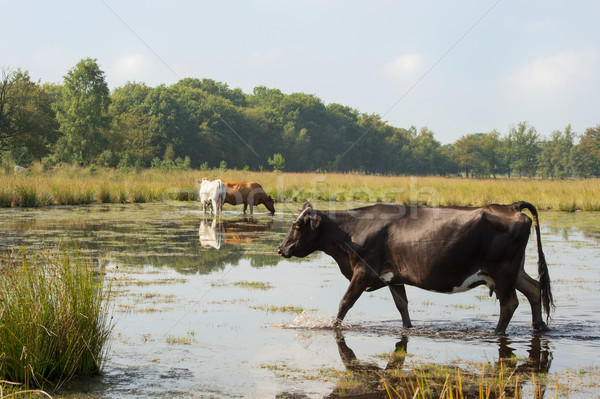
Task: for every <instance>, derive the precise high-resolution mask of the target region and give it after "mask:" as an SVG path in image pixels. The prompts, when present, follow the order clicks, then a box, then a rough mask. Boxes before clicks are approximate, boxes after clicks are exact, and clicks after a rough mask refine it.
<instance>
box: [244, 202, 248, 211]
mask: <svg viewBox="0 0 600 399" xmlns="http://www.w3.org/2000/svg"><path fill="white" fill-rule="evenodd" d="M246 209H248V203H247V202H244V214H245V213H246Z"/></svg>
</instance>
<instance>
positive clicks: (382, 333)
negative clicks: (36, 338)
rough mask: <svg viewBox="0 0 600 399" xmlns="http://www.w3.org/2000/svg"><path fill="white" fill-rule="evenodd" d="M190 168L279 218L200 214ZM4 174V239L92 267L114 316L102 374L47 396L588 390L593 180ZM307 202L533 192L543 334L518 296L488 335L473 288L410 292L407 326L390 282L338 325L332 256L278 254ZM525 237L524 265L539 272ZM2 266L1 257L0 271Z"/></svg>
mask: <svg viewBox="0 0 600 399" xmlns="http://www.w3.org/2000/svg"><path fill="white" fill-rule="evenodd" d="M204 176H206V177H209V178H221V179H223V180H247V181H257V182H259V183H261V184H262V185H263V187H264V188H265V190H266V191H267V192H268V193H269V194H271V195H273V196H274V197H275V198H276V199H277V200H278V202H276V204H275V207H276V210H277V212H276V214H275V215H274V216H271V215H270V214H269V213H268V212H267V211H266V209H265V208H264V207H263V206H262V205H261V206H258V207H256V208H255V214H254V215H244V214H242V212H241V207H233V206H230V205H226V206H225V207H224V214H223V216H222V217H221V218H219V219H216V218H214V217H211V216H210V215H204V214H203V213H202V212H201V207H200V206H199V204H198V202H197V201H196V200H195V199H196V193H197V185H196V184H195V182H196V180H197V179H199V178H202V177H204ZM0 181H1V183H2V184H1V185H0V205H1V206H2V208H1V209H0V231H1V232H2V235H1V236H0V250H1V251H3V252H4V253H11V254H14V253H15V252H14V251H23V252H24V253H27V254H30V256H33V257H34V258H35V257H36V254H38V255H39V256H37V258H38V259H41V260H44V259H48V258H52V259H54V258H53V256H54V255H53V254H59V255H60V254H64V253H68V254H70V256H72V257H73V258H72V259H78V257H79V258H83V259H85V262H88V263H86V264H89V265H92V269H94V268H95V269H94V270H95V271H96V273H95V274H94V273H92V276H93V275H96V276H100V275H101V276H102V278H99V277H98V278H92V280H90V279H89V276H88V274H85V275H84V277H83V280H85V281H100V280H101V281H102V283H103V287H104V288H103V289H104V290H105V291H104V292H105V294H106V296H105V297H102V298H100V299H102V300H106V302H105V305H104V306H105V307H103V306H100V305H98V304H97V302H91V303H92V305H93V306H92V308H93V309H95V310H96V311H98V309H100V313H101V314H100V317H101V318H104V319H103V320H102V321H104V322H106V325H107V326H108V327H109V328H110V337H109V338H108V340H107V341H106V342H105V347H104V349H103V350H102V351H101V355H102V358H103V361H102V364H101V370H96V371H99V372H94V373H84V374H90V375H88V376H85V377H74V378H71V379H69V380H66V381H61V384H60V385H61V386H60V389H58V390H54V389H52V384H50V383H46V384H42V386H36V385H35V384H30V386H29V388H32V389H33V388H35V389H37V388H42V389H45V390H46V391H47V392H49V394H50V395H52V396H53V397H63V398H79V397H87V398H130V397H131V398H133V397H150V396H163V397H215V398H221V397H249V398H255V397H256V398H272V397H284V398H323V397H360V398H380V397H384V398H389V397H391V398H412V397H420V398H439V397H446V398H447V397H453V398H461V397H506V398H513V397H545V398H554V397H559V398H563V397H568V398H587V397H597V396H598V394H597V392H598V390H599V389H600V363H599V362H598V358H599V355H600V323H599V321H600V309H599V308H598V306H597V305H598V303H600V288H599V287H600V277H599V276H600V273H599V269H600V264H599V263H598V261H597V259H598V258H599V257H600V247H599V245H598V243H599V242H600V212H597V211H598V210H600V184H599V182H598V181H597V180H565V181H550V180H531V179H510V180H509V179H497V180H471V179H461V178H440V177H435V178H434V177H392V176H365V175H358V174H356V175H354V174H317V173H312V174H294V173H280V174H274V173H272V172H262V173H258V172H244V171H221V170H208V171H172V172H159V171H153V170H144V171H139V172H136V171H133V170H132V171H118V170H105V169H99V170H88V169H81V168H68V169H62V170H59V171H53V172H44V171H41V170H35V169H34V170H32V172H31V173H30V174H28V175H12V174H6V175H1V174H0ZM307 200H310V201H312V202H313V204H314V206H315V208H317V209H330V208H336V209H347V208H348V209H349V208H353V207H357V206H362V205H365V204H366V203H372V202H379V201H381V202H396V203H403V204H421V205H430V206H437V205H441V206H445V205H473V206H476V205H483V204H486V203H490V202H496V203H510V202H513V201H517V200H526V201H529V202H532V203H533V204H535V205H536V206H537V207H538V209H540V210H541V212H540V223H541V229H542V230H541V232H542V242H543V245H544V252H545V254H546V259H547V261H548V264H549V268H550V277H551V279H552V283H553V287H552V289H553V293H554V297H555V302H556V310H555V312H554V314H553V317H552V319H551V321H550V327H551V331H550V332H548V333H544V334H542V335H536V334H534V333H533V330H532V329H531V326H530V319H531V315H530V309H529V305H528V303H527V300H526V299H525V298H524V297H522V296H519V301H520V306H519V308H518V309H517V311H516V313H515V316H514V317H513V319H512V321H511V324H510V325H509V327H508V330H507V336H504V337H499V336H496V335H494V334H493V330H494V327H495V324H496V322H497V319H498V313H499V305H498V302H497V300H496V299H495V297H491V298H490V297H489V295H488V291H487V289H485V288H482V287H479V288H476V289H473V290H471V291H468V292H466V293H462V294H456V295H444V294H436V293H431V292H427V291H423V290H419V289H416V288H411V287H408V289H407V293H408V298H409V301H410V305H409V306H410V310H411V316H412V319H413V324H414V325H415V327H414V328H412V329H404V328H402V322H401V319H400V315H399V314H398V312H397V310H396V308H395V306H394V302H393V300H392V298H391V296H390V294H389V291H387V290H379V291H376V292H372V293H365V294H363V295H362V296H361V298H360V299H359V300H358V302H357V303H356V305H355V306H354V307H353V308H352V309H351V310H350V312H349V314H348V316H347V317H346V319H345V321H344V325H343V329H342V330H341V331H336V330H334V329H333V328H332V326H333V318H334V315H335V313H336V311H337V306H338V303H339V300H340V299H341V297H342V295H343V293H344V291H345V290H346V288H347V285H348V282H347V280H346V279H345V278H344V277H343V276H342V275H341V273H340V272H339V269H338V266H337V265H336V264H335V262H334V261H333V260H332V259H331V258H329V257H328V256H326V255H324V254H322V253H315V254H313V255H310V256H308V257H306V258H303V259H297V258H296V259H289V260H287V259H283V258H281V257H279V256H278V255H277V246H278V245H279V243H280V242H281V240H282V239H283V237H284V236H285V234H286V232H287V230H288V229H289V226H290V224H291V222H292V221H293V220H294V218H295V216H296V215H297V213H298V212H297V208H298V206H299V205H301V204H302V202H304V201H307ZM566 211H568V212H566ZM532 244H533V241H532V242H530V244H529V246H528V249H527V260H526V269H527V270H528V272H529V273H530V274H531V275H532V276H536V274H537V273H536V271H535V270H536V267H537V265H536V262H537V252H536V248H535V245H532ZM44 254H48V255H44ZM61 256H62V255H61ZM3 259H4V258H3ZM57 263H60V262H57ZM71 264H77V263H75V262H74V261H73V262H71ZM82 267H83V266H82ZM13 268H14V266H13ZM11 270H13V269H10V270H9V268H8V267H7V264H6V263H2V265H1V266H0V278H2V276H3V275H4V276H5V275H6V273H9V272H10V271H11ZM85 276H88V277H85ZM74 278H82V277H77V276H75V277H74ZM69 281H70V280H69ZM2 287H3V290H8V288H6V286H2ZM4 295H6V292H2V293H0V297H4ZM50 296H57V294H52V295H50ZM90 297H93V298H96V299H98V297H97V296H94V295H93V294H90ZM3 303H6V301H5V300H3V301H0V317H2V323H0V325H2V324H5V323H4V322H5V320H6V317H7V314H5V313H4V312H5V310H4V307H3V306H4V305H3ZM63 313H64V312H63ZM23 318H27V314H26V313H25V314H24V315H23ZM15 323H17V324H18V320H17V321H15ZM40 323H41V322H40ZM99 333H100V334H105V333H106V330H104V329H102V328H100V329H99ZM47 335H51V333H50V332H48V333H47ZM96 336H98V335H96ZM0 337H1V335H0ZM100 337H101V338H104V337H105V336H104V335H101V336H100ZM0 339H1V338H0ZM5 352H6V351H5V350H3V349H1V348H0V360H3V361H6V357H4V358H3V357H2V356H5ZM92 363H93V362H92ZM0 364H1V365H3V367H4V365H5V364H6V363H0ZM2 379H3V378H0V380H2ZM30 382H31V381H30ZM0 387H2V388H0V389H2V390H3V391H4V392H5V395H6V392H14V389H15V388H10V387H9V386H8V384H6V383H4V384H1V385H0ZM32 395H36V394H35V393H33V394H32Z"/></svg>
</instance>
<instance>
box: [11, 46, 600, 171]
mask: <svg viewBox="0 0 600 399" xmlns="http://www.w3.org/2000/svg"><path fill="white" fill-rule="evenodd" d="M0 156H1V157H2V162H3V164H4V165H8V164H10V163H11V162H12V163H13V164H15V163H16V164H19V165H25V166H27V165H28V164H29V163H31V162H34V161H39V162H41V163H42V165H43V166H44V167H45V168H52V167H54V166H56V165H59V164H60V163H71V164H78V165H99V166H106V167H133V166H136V167H141V168H143V167H165V165H166V166H171V167H182V168H216V167H220V168H237V169H251V170H263V168H269V167H270V166H272V167H274V168H279V169H281V168H283V167H285V169H286V170H287V171H319V170H320V171H339V172H362V173H379V174H403V175H409V174H410V175H456V174H462V175H466V176H467V177H496V176H498V175H503V176H508V177H513V176H518V177H524V176H528V177H533V176H540V177H544V178H561V179H562V178H570V177H598V176H600V125H598V126H596V127H590V128H588V129H586V131H585V132H583V133H582V134H578V133H576V132H574V131H573V130H572V129H571V126H570V125H569V126H566V127H565V128H564V129H563V130H556V131H554V132H551V133H550V134H549V135H547V136H542V135H540V134H539V133H538V132H537V131H536V129H535V128H534V127H533V126H531V125H530V124H528V123H527V122H519V123H517V124H515V125H513V126H510V127H509V130H508V132H506V133H505V134H501V133H500V132H498V131H496V130H494V131H491V132H488V133H476V134H467V135H465V136H463V137H461V138H460V139H458V140H456V141H455V142H454V143H452V144H447V145H442V144H441V143H440V142H439V141H438V140H437V139H436V138H435V134H434V132H432V131H431V130H429V129H428V128H426V127H423V128H421V129H417V128H416V127H414V126H411V127H409V128H399V127H394V126H391V125H389V124H388V123H386V122H385V121H383V120H382V119H381V117H380V116H379V115H376V114H366V113H361V112H359V111H358V110H356V109H354V108H351V107H348V106H344V105H341V104H336V103H332V104H324V103H323V102H322V101H321V100H320V99H319V98H318V97H316V96H315V95H310V94H304V93H292V94H284V93H282V92H281V91H280V90H278V89H271V88H267V87H264V86H259V87H256V88H254V90H253V91H252V93H250V94H248V93H244V92H243V91H242V90H241V89H239V88H236V89H231V88H229V87H228V85H227V84H226V83H221V82H216V81H214V80H211V79H197V78H185V79H181V80H180V81H178V82H177V83H175V84H172V85H169V86H167V85H164V84H163V85H159V86H157V87H149V86H147V85H145V84H144V83H138V82H128V83H127V84H125V85H123V86H121V87H118V88H116V89H114V90H112V91H110V90H109V88H108V85H107V83H106V80H105V75H104V72H103V71H102V70H101V69H100V67H99V65H98V62H97V60H96V59H91V58H86V59H82V60H81V61H79V62H78V63H77V64H76V65H75V66H74V67H73V68H72V69H71V70H69V71H68V72H67V74H66V75H65V76H64V79H63V82H62V84H52V83H41V82H34V81H32V79H31V77H30V76H29V73H28V72H27V71H23V70H21V69H18V68H17V69H9V68H6V67H5V68H3V69H2V76H1V81H0ZM271 157H272V158H271ZM269 165H270V166H269Z"/></svg>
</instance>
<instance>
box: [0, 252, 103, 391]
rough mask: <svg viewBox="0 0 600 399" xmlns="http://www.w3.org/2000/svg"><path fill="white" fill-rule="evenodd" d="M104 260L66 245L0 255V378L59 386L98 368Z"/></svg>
mask: <svg viewBox="0 0 600 399" xmlns="http://www.w3.org/2000/svg"><path fill="white" fill-rule="evenodd" d="M104 278H105V274H104V264H103V262H100V263H98V264H96V263H93V262H91V261H88V260H86V259H85V258H83V257H82V256H80V255H79V254H78V253H77V252H75V253H71V252H68V251H67V250H65V249H60V250H59V249H56V250H43V251H39V252H36V253H30V252H26V251H23V250H19V251H17V250H15V251H10V252H7V253H4V254H2V255H1V256H0V380H3V381H11V382H15V383H20V384H21V385H20V387H21V388H24V389H29V388H32V387H33V388H43V387H46V386H50V388H51V389H58V388H59V387H60V386H61V385H62V384H63V383H64V382H66V381H68V380H69V379H71V378H72V377H74V376H79V375H89V374H97V373H100V372H101V370H102V365H103V361H104V358H105V354H106V351H107V349H108V345H107V344H108V339H109V335H110V332H111V329H112V322H111V319H110V318H109V313H108V299H109V289H108V287H107V286H105V280H104Z"/></svg>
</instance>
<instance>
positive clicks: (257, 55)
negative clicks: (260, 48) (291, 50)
mask: <svg viewBox="0 0 600 399" xmlns="http://www.w3.org/2000/svg"><path fill="white" fill-rule="evenodd" d="M283 54H284V51H283V49H281V48H277V49H273V50H271V51H267V52H254V53H252V54H250V56H248V57H246V59H245V60H244V63H245V64H246V65H250V66H257V67H260V66H266V65H272V64H275V63H277V62H278V61H279V60H281V59H282V58H283Z"/></svg>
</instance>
